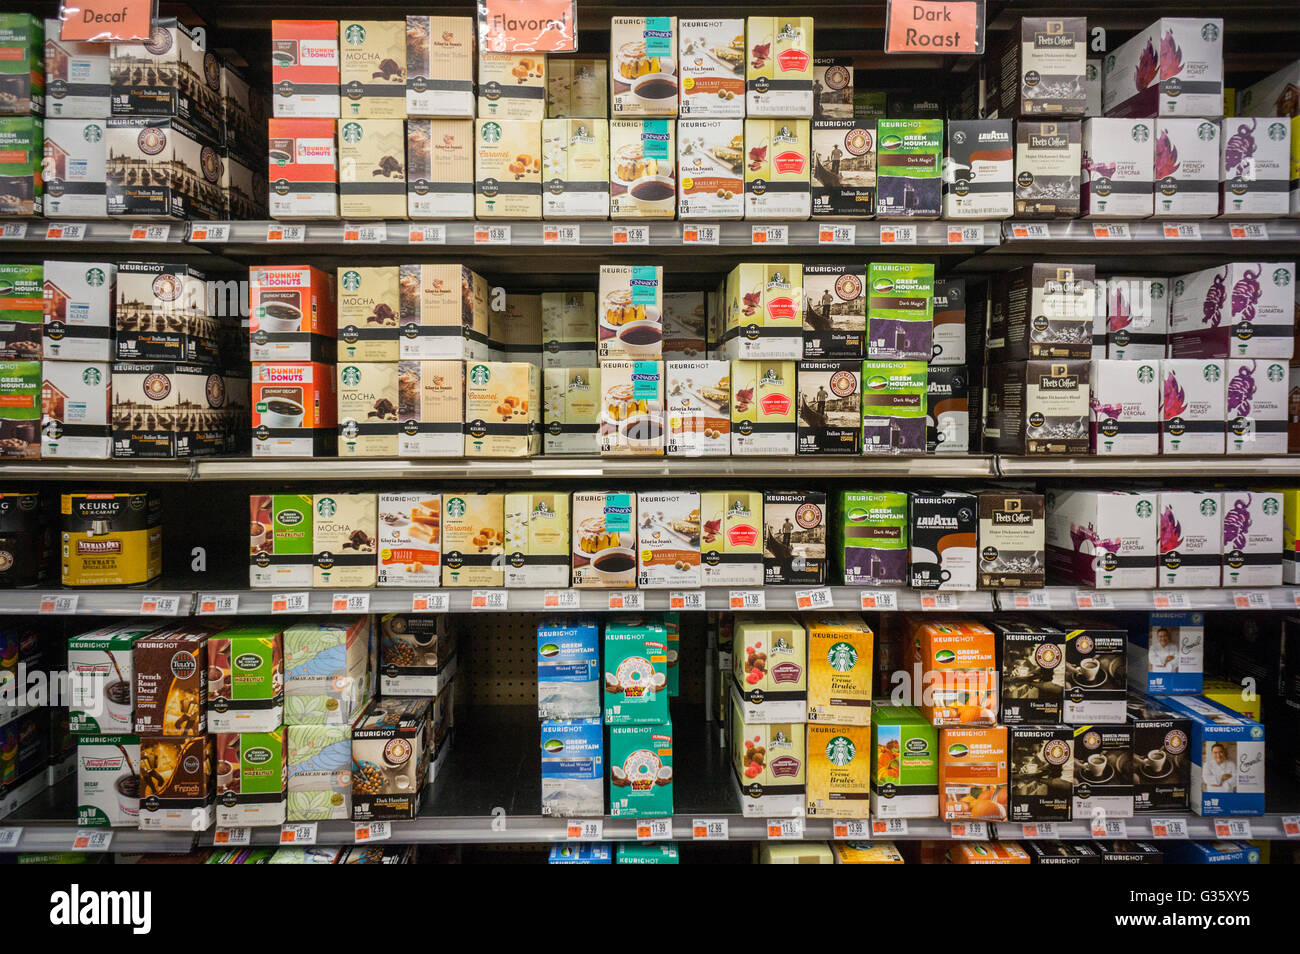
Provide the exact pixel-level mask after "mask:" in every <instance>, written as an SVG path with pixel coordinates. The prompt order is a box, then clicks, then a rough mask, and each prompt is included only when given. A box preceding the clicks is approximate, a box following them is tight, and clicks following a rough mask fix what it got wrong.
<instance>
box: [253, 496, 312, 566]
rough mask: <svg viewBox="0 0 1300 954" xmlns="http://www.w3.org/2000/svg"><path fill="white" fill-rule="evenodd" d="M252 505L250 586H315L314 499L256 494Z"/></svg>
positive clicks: (309, 497)
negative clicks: (313, 574) (313, 577)
mask: <svg viewBox="0 0 1300 954" xmlns="http://www.w3.org/2000/svg"><path fill="white" fill-rule="evenodd" d="M248 504H249V508H248V509H249V540H248V551H249V558H248V585H249V586H250V587H253V588H266V587H282V588H293V587H309V586H311V579H312V567H313V566H314V565H315V563H316V548H315V546H314V543H313V540H312V521H313V516H312V504H311V495H310V494H253V495H251V496H250V497H249V498H248Z"/></svg>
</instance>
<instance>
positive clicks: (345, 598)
mask: <svg viewBox="0 0 1300 954" xmlns="http://www.w3.org/2000/svg"><path fill="white" fill-rule="evenodd" d="M330 612H331V613H369V612H370V594H369V593H335V594H334V599H333V600H331V601H330Z"/></svg>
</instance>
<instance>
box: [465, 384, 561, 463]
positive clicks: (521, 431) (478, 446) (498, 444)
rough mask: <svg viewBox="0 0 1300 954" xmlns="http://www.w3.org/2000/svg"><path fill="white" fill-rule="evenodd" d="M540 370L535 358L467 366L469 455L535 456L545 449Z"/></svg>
mask: <svg viewBox="0 0 1300 954" xmlns="http://www.w3.org/2000/svg"><path fill="white" fill-rule="evenodd" d="M541 376H542V375H541V370H540V369H539V368H538V367H537V365H535V364H532V363H530V362H522V361H521V362H503V361H476V362H471V363H469V364H467V365H466V366H465V424H464V436H465V443H464V453H465V456H466V457H531V456H532V455H534V454H537V453H540V452H541V449H542V431H541V421H542V387H541Z"/></svg>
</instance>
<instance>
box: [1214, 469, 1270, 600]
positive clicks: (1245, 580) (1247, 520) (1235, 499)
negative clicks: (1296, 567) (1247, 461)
mask: <svg viewBox="0 0 1300 954" xmlns="http://www.w3.org/2000/svg"><path fill="white" fill-rule="evenodd" d="M1283 533H1284V531H1283V514H1282V494H1280V493H1276V492H1268V491H1262V490H1253V491H1251V490H1225V491H1223V585H1224V586H1281V585H1282V538H1283Z"/></svg>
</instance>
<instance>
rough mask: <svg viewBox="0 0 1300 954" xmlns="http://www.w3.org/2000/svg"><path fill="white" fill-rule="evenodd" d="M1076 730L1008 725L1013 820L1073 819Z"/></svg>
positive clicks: (1010, 806)
mask: <svg viewBox="0 0 1300 954" xmlns="http://www.w3.org/2000/svg"><path fill="white" fill-rule="evenodd" d="M1073 734H1074V733H1073V731H1072V730H1071V729H1070V727H1069V726H1066V725H1010V726H1007V758H1008V761H1009V763H1010V764H1009V766H1008V771H1009V776H1010V778H1009V781H1010V783H1011V794H1010V799H1011V804H1010V805H1008V806H1007V815H1008V818H1009V820H1010V821H1013V822H1058V821H1069V820H1070V817H1071V814H1072V809H1073V803H1074V798H1073V796H1074V757H1073V755H1074V745H1073Z"/></svg>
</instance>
